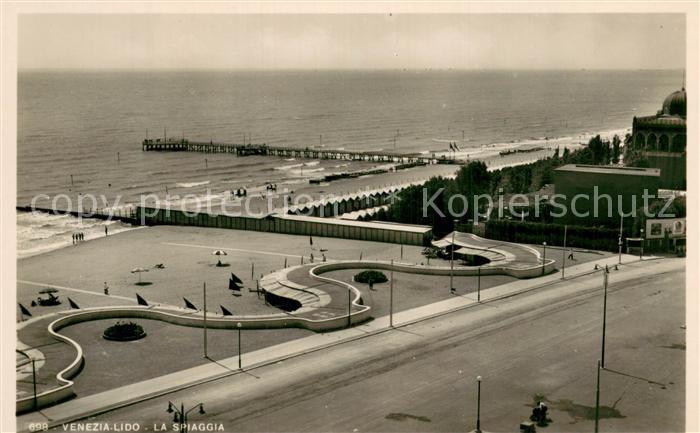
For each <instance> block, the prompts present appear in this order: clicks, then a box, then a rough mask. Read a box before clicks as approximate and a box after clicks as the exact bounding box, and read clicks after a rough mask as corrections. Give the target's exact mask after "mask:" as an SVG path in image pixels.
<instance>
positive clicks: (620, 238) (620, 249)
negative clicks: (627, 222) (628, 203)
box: [617, 212, 624, 265]
mask: <svg viewBox="0 0 700 433" xmlns="http://www.w3.org/2000/svg"><path fill="white" fill-rule="evenodd" d="M623 218H624V216H623V215H622V212H620V236H618V238H617V255H618V259H617V263H618V264H619V265H621V264H622V221H623Z"/></svg>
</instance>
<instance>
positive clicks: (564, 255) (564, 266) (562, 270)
mask: <svg viewBox="0 0 700 433" xmlns="http://www.w3.org/2000/svg"><path fill="white" fill-rule="evenodd" d="M568 227H569V226H566V225H565V226H564V248H563V249H562V252H561V263H562V265H561V279H562V280H563V279H564V269H566V230H567V228H568Z"/></svg>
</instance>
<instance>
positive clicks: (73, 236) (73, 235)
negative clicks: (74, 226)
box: [71, 233, 75, 245]
mask: <svg viewBox="0 0 700 433" xmlns="http://www.w3.org/2000/svg"><path fill="white" fill-rule="evenodd" d="M71 237H72V238H73V245H75V233H73V234H72V235H71Z"/></svg>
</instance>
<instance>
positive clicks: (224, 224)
mask: <svg viewBox="0 0 700 433" xmlns="http://www.w3.org/2000/svg"><path fill="white" fill-rule="evenodd" d="M136 218H137V220H138V221H139V222H140V223H141V224H147V225H158V224H167V225H186V226H199V227H214V228H225V229H237V230H253V231H262V232H272V233H284V234H293V235H309V236H325V237H334V238H342V239H356V240H363V241H375V242H390V243H395V244H406V245H429V244H430V241H431V240H432V239H433V231H432V228H431V227H430V226H422V225H412V224H397V223H388V222H376V221H371V222H369V221H355V220H346V219H339V218H319V217H310V216H300V215H282V214H269V215H265V216H261V217H254V216H229V215H223V214H210V213H202V212H200V213H195V212H185V211H180V210H172V209H162V208H152V207H138V208H137V209H136Z"/></svg>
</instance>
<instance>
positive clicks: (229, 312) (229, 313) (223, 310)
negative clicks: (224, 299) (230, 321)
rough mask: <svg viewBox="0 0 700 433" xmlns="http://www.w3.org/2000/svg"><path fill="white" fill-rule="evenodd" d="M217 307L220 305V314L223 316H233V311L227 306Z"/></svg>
mask: <svg viewBox="0 0 700 433" xmlns="http://www.w3.org/2000/svg"><path fill="white" fill-rule="evenodd" d="M219 307H221V314H223V315H224V316H233V313H232V312H231V311H229V309H228V308H226V307H224V306H223V305H219Z"/></svg>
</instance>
